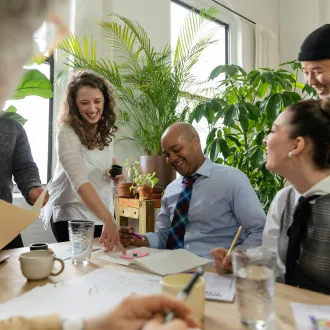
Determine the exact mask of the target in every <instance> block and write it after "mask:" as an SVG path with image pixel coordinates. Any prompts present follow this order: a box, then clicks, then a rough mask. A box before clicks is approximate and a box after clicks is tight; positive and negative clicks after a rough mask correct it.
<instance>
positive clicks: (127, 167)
mask: <svg viewBox="0 0 330 330" xmlns="http://www.w3.org/2000/svg"><path fill="white" fill-rule="evenodd" d="M138 164H139V162H138V161H137V160H136V161H134V162H133V163H132V164H130V163H129V161H128V159H126V161H125V163H124V164H123V167H124V168H125V170H126V173H127V176H128V178H129V180H133V175H132V174H134V173H135V172H136V171H137V170H138V168H137V165H138Z"/></svg>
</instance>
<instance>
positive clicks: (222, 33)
mask: <svg viewBox="0 0 330 330" xmlns="http://www.w3.org/2000/svg"><path fill="white" fill-rule="evenodd" d="M188 13H189V9H187V8H185V7H183V6H181V5H179V4H177V3H175V2H173V1H172V2H171V45H172V49H175V45H176V42H177V40H178V36H179V33H180V29H181V27H182V25H183V23H184V20H185V18H186V17H187V15H188ZM211 30H216V33H215V35H214V36H213V38H212V41H216V42H215V43H214V44H212V45H210V46H209V47H207V49H205V51H203V53H202V55H201V57H200V59H199V61H198V63H197V64H196V65H195V67H194V70H193V74H194V75H195V76H196V78H197V80H198V81H200V82H202V84H201V85H196V86H192V87H191V91H190V92H192V93H196V92H197V93H198V94H202V95H207V96H212V92H211V91H209V90H208V91H206V89H209V88H214V87H216V86H217V83H216V82H213V81H210V82H208V81H207V79H208V77H209V75H210V73H211V71H212V70H213V69H214V68H215V67H216V66H218V65H221V64H225V63H226V51H227V47H226V27H225V26H224V25H221V24H219V23H217V22H212V23H210V24H208V26H207V27H206V29H205V30H204V31H205V32H208V31H211ZM219 78H220V79H222V78H224V77H221V75H220V77H219ZM216 81H219V79H217V80H216ZM201 90H204V92H202V91H201ZM195 126H196V128H197V129H198V131H199V133H200V138H201V143H202V147H203V148H204V147H205V146H206V137H207V134H208V125H207V120H206V119H205V118H203V119H202V120H201V121H200V122H199V123H198V125H195Z"/></svg>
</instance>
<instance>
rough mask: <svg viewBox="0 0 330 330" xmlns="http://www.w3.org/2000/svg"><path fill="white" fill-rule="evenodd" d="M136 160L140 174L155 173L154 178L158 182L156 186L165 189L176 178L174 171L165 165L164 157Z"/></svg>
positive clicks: (148, 157)
mask: <svg viewBox="0 0 330 330" xmlns="http://www.w3.org/2000/svg"><path fill="white" fill-rule="evenodd" d="M137 159H138V161H139V162H140V164H139V166H140V172H141V174H148V173H151V174H152V173H153V172H156V175H155V177H156V178H158V180H159V181H158V183H157V186H160V187H162V188H166V186H167V185H168V184H170V183H171V182H172V181H173V180H174V179H175V178H176V171H175V170H174V168H172V167H171V166H170V165H168V164H167V163H166V157H164V156H140V157H138V158H137Z"/></svg>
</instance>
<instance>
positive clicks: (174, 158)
mask: <svg viewBox="0 0 330 330" xmlns="http://www.w3.org/2000/svg"><path fill="white" fill-rule="evenodd" d="M162 149H163V155H164V156H166V157H167V158H166V160H167V163H168V164H169V165H171V166H172V167H173V168H174V169H175V170H176V171H177V172H178V173H179V174H180V175H182V176H187V175H192V174H194V173H195V172H196V171H197V170H198V169H199V167H200V166H201V165H202V164H203V162H204V159H205V158H204V155H203V152H202V149H201V145H200V140H199V137H198V135H193V134H192V133H190V132H187V133H186V134H183V133H182V132H180V131H179V130H178V129H174V130H171V131H170V132H168V133H167V134H165V135H164V136H163V138H162Z"/></svg>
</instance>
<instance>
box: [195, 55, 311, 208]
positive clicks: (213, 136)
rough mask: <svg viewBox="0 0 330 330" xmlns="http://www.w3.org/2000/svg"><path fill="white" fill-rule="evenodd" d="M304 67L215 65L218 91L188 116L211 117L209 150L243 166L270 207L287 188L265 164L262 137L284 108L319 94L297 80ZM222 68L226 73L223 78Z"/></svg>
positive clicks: (217, 159)
mask: <svg viewBox="0 0 330 330" xmlns="http://www.w3.org/2000/svg"><path fill="white" fill-rule="evenodd" d="M284 65H290V66H291V69H292V70H293V71H294V72H291V71H289V70H286V69H284V68H283V66H284ZM300 69H301V65H300V63H298V62H296V61H291V62H286V63H283V64H282V65H281V66H280V68H279V69H278V70H270V69H267V68H263V69H259V70H253V71H251V72H249V73H247V72H245V70H244V69H243V68H241V67H239V66H237V65H220V66H217V67H216V68H214V69H213V70H212V72H211V74H210V79H212V80H214V79H218V80H219V84H218V87H217V88H216V90H215V92H216V95H215V97H214V98H211V99H207V100H206V101H203V102H202V103H200V104H199V105H197V107H196V108H195V109H194V110H193V111H192V113H191V114H190V117H189V121H190V122H193V121H194V120H195V121H196V122H199V121H200V120H201V119H202V118H203V117H205V118H206V119H207V122H208V125H209V134H208V136H207V141H206V148H205V153H206V154H207V155H208V156H209V157H210V159H211V160H213V161H215V162H217V163H220V164H226V165H230V166H234V167H236V168H239V169H240V170H242V171H243V172H244V173H245V174H246V175H247V176H248V177H249V179H250V181H251V184H252V186H253V188H254V189H255V191H256V192H257V194H258V196H259V198H260V201H261V203H262V205H263V207H264V209H265V210H266V211H267V210H268V208H269V205H270V203H271V201H272V200H273V198H274V196H275V194H276V192H277V191H278V190H280V189H281V188H283V186H284V179H283V178H281V177H279V176H278V175H275V174H273V173H271V172H270V171H268V170H267V169H266V168H265V157H264V155H265V147H264V144H263V139H264V138H265V136H266V135H267V134H268V131H269V129H270V127H271V125H272V123H273V121H274V120H275V119H276V117H277V116H278V114H279V113H280V112H281V111H282V110H283V109H285V108H286V107H287V106H289V105H290V104H293V103H296V102H297V101H300V100H301V99H303V98H305V97H310V96H315V95H316V94H315V90H314V89H313V88H311V87H309V86H308V85H304V84H301V83H299V82H298V81H297V73H298V71H299V70H300ZM220 74H224V75H225V77H224V78H223V79H219V76H220ZM297 89H300V91H301V93H302V95H301V94H298V93H297Z"/></svg>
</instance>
